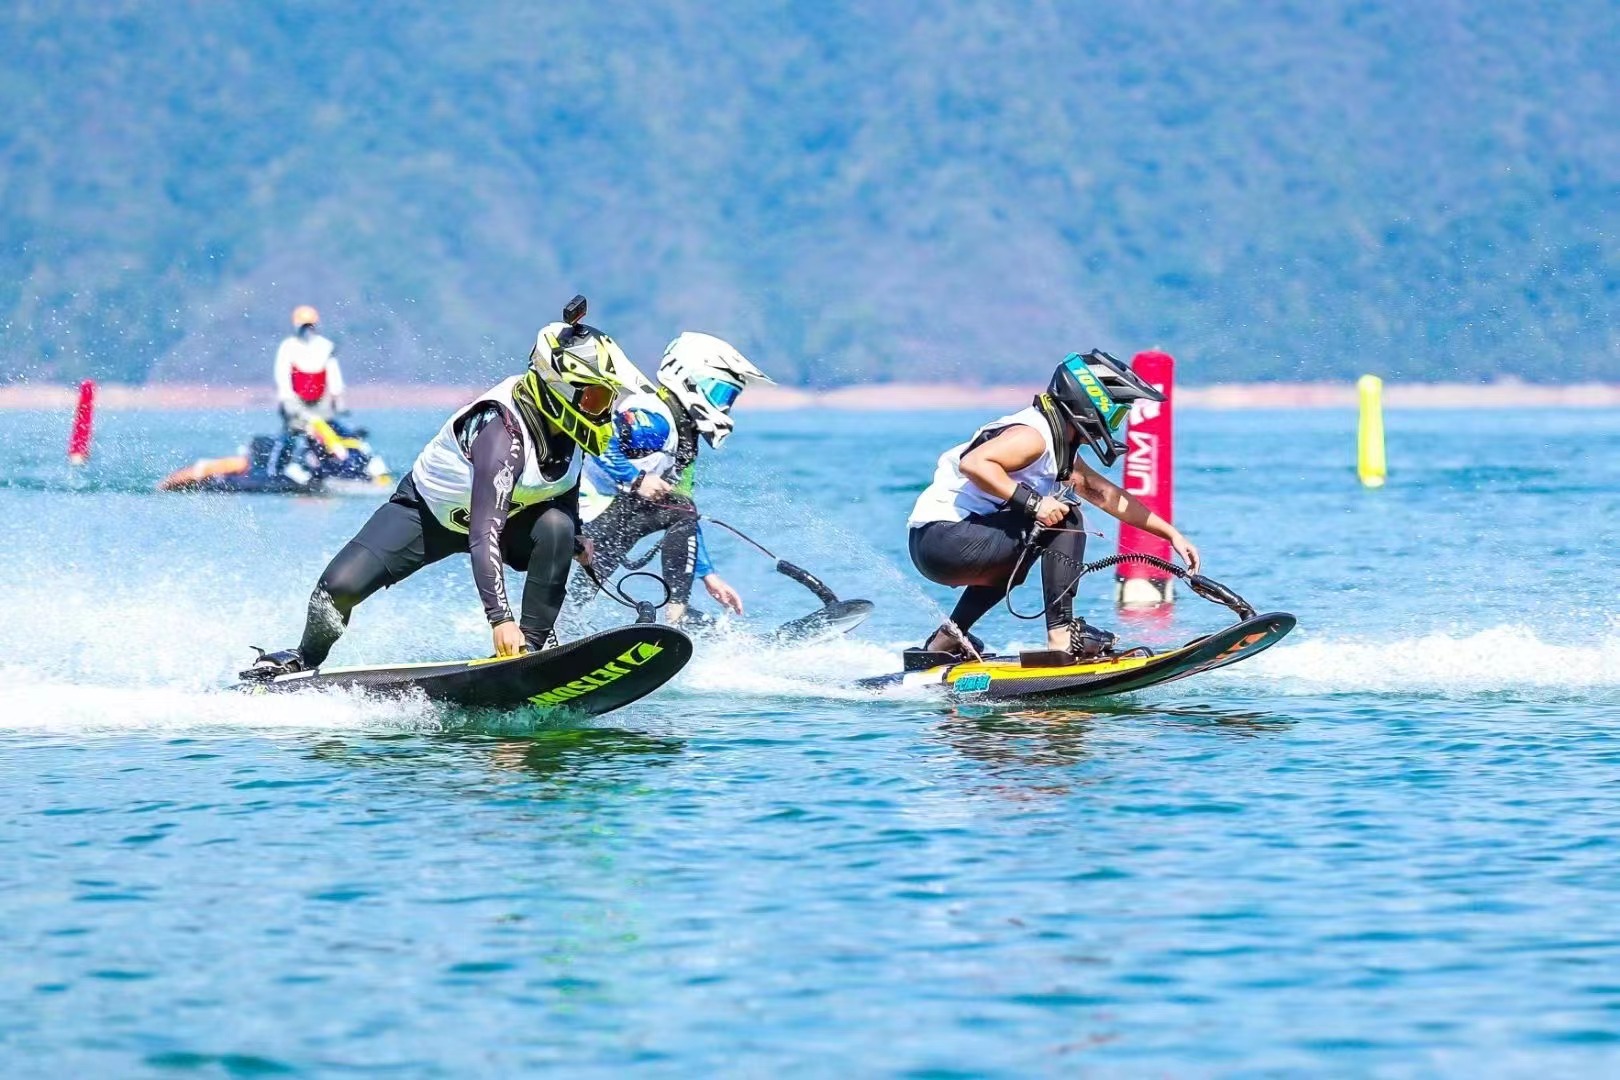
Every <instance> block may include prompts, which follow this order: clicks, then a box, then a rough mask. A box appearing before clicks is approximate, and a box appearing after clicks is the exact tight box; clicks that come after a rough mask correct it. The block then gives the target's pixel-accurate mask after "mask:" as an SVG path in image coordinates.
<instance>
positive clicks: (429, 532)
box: [298, 474, 579, 667]
mask: <svg viewBox="0 0 1620 1080" xmlns="http://www.w3.org/2000/svg"><path fill="white" fill-rule="evenodd" d="M578 513H579V494H578V489H577V488H575V489H574V490H573V491H571V492H569V493H568V494H567V495H564V496H562V497H561V498H558V499H554V500H552V501H551V502H545V503H539V504H536V505H534V506H529V507H525V508H524V509H523V510H521V511H519V512H518V513H516V514H513V515H512V516H511V517H510V518H508V519H507V521H506V528H505V529H503V530H502V532H501V558H502V561H503V562H505V563H506V565H508V566H510V567H512V568H513V569H514V570H522V571H525V572H526V573H527V575H528V576H527V578H526V579H525V581H524V583H523V605H522V615H521V616H520V617H519V619H518V626H519V627H520V628H521V629H522V631H523V636H524V638H525V639H526V640H527V641H528V642H529V644H530V645H531V646H532V647H534V648H539V647H540V646H541V645H542V644H543V643H544V642H545V640H546V637H547V635H549V634H550V633H551V628H552V627H553V626H554V625H555V624H556V622H557V613H558V612H559V611H561V610H562V604H563V596H564V591H565V589H566V588H567V585H568V570H569V568H570V567H571V566H572V565H573V562H572V560H573V557H574V535H575V532H576V520H577V517H578ZM467 549H468V545H467V534H466V533H458V532H455V531H454V530H452V529H447V528H445V527H444V525H442V524H440V522H439V520H438V519H437V518H435V517H434V516H433V511H431V510H429V509H428V508H427V506H426V505H425V504H424V503H423V502H422V499H421V496H419V495H418V494H417V491H416V485H415V483H413V482H412V480H411V477H410V476H409V475H408V474H407V475H406V477H405V479H404V480H402V481H400V484H399V487H398V488H397V489H396V490H395V491H394V495H393V497H392V498H391V499H389V500H388V501H387V502H385V503H383V504H382V506H380V507H378V508H377V512H376V513H374V514H372V515H371V519H370V520H369V521H367V522H366V523H365V525H363V526H361V528H360V532H359V533H358V534H356V536H355V538H354V539H353V540H350V541H349V542H348V543H347V544H345V545H343V550H341V551H339V552H338V553H337V554H336V555H335V556H333V558H332V561H331V562H330V563H328V564H327V566H326V570H325V572H324V573H322V574H321V580H320V583H319V584H318V585H316V586H315V591H314V592H313V593H312V594H311V595H310V598H309V614H308V617H307V618H306V619H305V622H304V637H303V640H302V641H301V642H300V643H299V646H298V650H299V652H301V653H302V654H303V657H304V664H305V666H307V667H316V666H317V665H319V664H321V663H322V662H323V661H324V660H325V659H326V656H327V654H328V653H329V652H331V651H332V645H333V644H334V643H335V642H336V641H337V639H338V638H339V637H341V636H342V634H343V629H344V627H346V626H347V625H348V624H349V614H350V612H352V611H353V610H354V609H355V607H356V606H357V605H359V604H360V602H361V601H363V600H365V598H366V597H368V596H370V595H371V594H372V593H374V592H376V591H377V590H378V589H382V588H386V587H387V586H389V585H396V584H398V583H399V582H401V581H404V580H405V579H406V578H408V577H410V576H411V575H412V574H414V573H416V572H417V571H418V570H420V569H422V567H424V566H426V565H428V564H429V563H435V562H438V561H439V560H440V559H444V558H447V557H449V556H451V555H456V554H466V552H467Z"/></svg>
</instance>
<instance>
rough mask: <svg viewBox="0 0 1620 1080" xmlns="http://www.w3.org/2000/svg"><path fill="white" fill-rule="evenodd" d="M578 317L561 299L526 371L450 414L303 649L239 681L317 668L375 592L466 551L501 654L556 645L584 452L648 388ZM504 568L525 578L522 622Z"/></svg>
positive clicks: (321, 611) (341, 556) (314, 613)
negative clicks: (628, 397) (557, 318)
mask: <svg viewBox="0 0 1620 1080" xmlns="http://www.w3.org/2000/svg"><path fill="white" fill-rule="evenodd" d="M584 314H585V301H584V298H583V297H576V298H575V299H574V300H573V301H570V303H569V305H568V307H566V308H565V309H564V318H565V320H566V321H564V322H558V323H552V324H550V325H548V326H546V327H545V328H544V329H542V330H541V331H540V333H539V335H538V336H537V339H536V342H535V346H534V349H533V351H532V352H531V353H530V354H529V367H528V370H527V371H525V372H524V373H523V374H521V375H514V376H513V377H512V378H509V379H506V380H504V381H503V382H500V383H498V384H497V385H495V386H493V387H491V388H490V389H489V390H488V391H486V392H485V393H483V394H481V395H479V396H478V398H477V399H476V400H475V401H473V402H472V403H471V404H469V405H466V406H465V407H463V408H461V409H458V410H456V412H455V413H454V415H452V416H451V417H450V419H449V420H447V421H446V422H445V424H444V426H443V427H442V428H441V429H440V430H439V433H438V435H436V436H435V437H434V438H433V440H432V441H431V442H429V443H428V444H427V446H426V447H425V448H424V449H423V450H422V452H421V454H420V455H418V457H417V459H416V464H415V466H414V467H413V468H412V469H411V472H410V475H408V476H406V477H405V479H403V480H402V481H400V484H399V487H398V488H397V489H396V490H395V492H394V495H393V497H392V498H391V499H389V501H388V502H387V503H385V504H383V506H382V507H380V508H379V509H378V510H377V511H376V513H374V514H372V516H371V519H370V520H369V521H367V522H366V524H365V525H364V526H363V527H362V528H361V529H360V532H359V533H358V534H357V535H356V536H355V537H354V539H353V540H350V541H349V542H348V544H346V545H345V546H344V547H343V549H342V550H341V551H339V552H338V553H337V555H336V557H334V558H333V559H332V561H331V563H330V564H328V565H327V567H326V570H325V572H324V573H322V574H321V579H320V582H319V583H318V584H317V585H316V586H315V591H314V593H313V594H311V596H310V599H309V610H308V614H307V617H306V619H305V623H304V634H303V638H302V640H301V641H300V642H299V644H298V647H297V648H294V649H284V650H281V651H280V652H274V653H266V654H262V655H261V656H260V657H259V659H258V661H256V662H255V663H254V664H253V666H252V667H251V668H249V669H248V670H247V671H244V672H243V673H242V675H243V677H244V678H257V679H268V678H272V677H274V676H276V675H281V674H286V673H288V672H294V671H303V670H308V669H310V668H315V667H319V666H320V665H321V664H322V663H323V662H324V661H325V660H326V657H327V654H328V653H329V652H330V651H331V649H332V646H333V644H334V643H335V642H336V641H337V640H338V638H339V636H341V635H342V633H343V630H344V628H345V627H346V626H347V625H348V622H349V616H350V614H351V613H352V612H353V611H354V609H355V607H356V606H358V605H359V604H360V603H361V602H362V601H364V600H365V599H366V598H367V597H369V596H370V595H371V594H372V593H374V592H376V591H377V590H378V589H381V588H386V587H387V586H390V585H395V584H397V583H399V582H401V581H404V580H405V579H406V578H408V577H410V576H411V575H412V574H414V573H416V571H418V570H420V569H421V568H422V567H424V566H426V565H428V564H429V563H434V562H438V561H439V560H440V559H444V558H446V557H448V556H450V555H455V554H462V553H466V554H469V555H470V556H471V558H472V572H473V581H474V583H475V584H476V585H477V589H478V595H479V599H480V600H481V601H482V602H483V606H484V614H485V616H487V617H488V619H489V624H490V628H491V633H492V636H493V640H494V652H495V655H496V656H514V655H516V654H518V653H520V652H523V651H526V650H533V649H543V648H546V647H547V646H548V645H552V644H555V643H556V638H555V636H554V635H553V632H552V628H553V626H554V625H555V623H556V621H557V613H558V611H559V610H560V609H561V607H562V603H563V598H564V595H565V590H566V586H567V581H568V571H569V567H570V564H571V560H572V559H573V558H574V556H575V554H576V550H577V548H576V545H579V537H578V534H579V474H580V465H581V461H582V456H583V455H584V454H600V453H602V452H603V451H604V450H605V449H606V448H607V443H608V439H609V436H610V434H611V430H612V421H611V417H612V412H613V403H614V400H615V398H616V397H617V396H618V395H620V394H622V393H626V392H628V391H632V390H641V389H645V388H646V387H648V385H649V384H648V383H647V380H646V378H645V377H644V376H642V375H641V373H640V372H638V371H637V370H636V369H635V367H634V366H633V365H632V364H631V363H630V361H629V360H628V359H627V358H626V357H625V355H624V352H623V351H622V350H621V349H620V348H619V346H618V345H617V344H616V343H615V342H614V341H613V339H612V338H610V337H608V336H607V335H606V334H604V333H602V332H601V331H600V330H597V329H596V328H594V327H591V326H586V325H584V324H583V323H581V322H579V320H580V319H582V318H583V317H584ZM582 548H583V545H579V550H582ZM505 566H511V567H512V568H513V569H516V570H519V571H523V572H525V573H526V575H527V576H526V578H525V580H524V585H523V597H522V600H521V603H520V605H519V611H518V613H517V614H514V612H513V609H512V604H511V602H510V600H509V598H508V597H507V593H506V577H505V572H504V567H505Z"/></svg>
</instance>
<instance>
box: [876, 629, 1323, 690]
mask: <svg viewBox="0 0 1620 1080" xmlns="http://www.w3.org/2000/svg"><path fill="white" fill-rule="evenodd" d="M1293 628H1294V617H1293V616H1292V615H1290V614H1288V613H1287V612H1282V611H1277V612H1272V613H1271V614H1269V615H1255V616H1253V617H1251V618H1248V619H1244V620H1243V621H1242V622H1240V623H1236V624H1234V625H1232V626H1228V627H1226V628H1225V629H1224V630H1217V631H1216V632H1215V633H1213V634H1206V635H1205V636H1204V637H1201V638H1195V639H1193V640H1192V641H1189V642H1188V643H1187V644H1185V645H1183V646H1181V647H1180V648H1179V649H1172V650H1170V651H1168V652H1162V653H1159V654H1158V655H1156V656H1141V655H1138V656H1119V657H1112V658H1109V659H1106V660H1094V661H1089V662H1087V663H1083V664H1071V665H1067V666H1064V667H1035V666H1031V667H1026V666H1024V665H1023V664H1022V663H1021V662H1020V660H1019V658H1018V657H1016V656H991V657H986V658H985V659H983V660H971V661H964V662H962V663H958V664H942V665H940V666H939V667H933V668H928V669H926V670H923V671H908V672H905V673H903V674H898V675H880V676H878V677H877V678H873V679H862V680H861V682H860V685H861V686H863V687H866V688H867V689H872V690H883V689H888V688H890V687H896V686H906V687H913V686H920V687H938V688H939V689H940V690H943V691H945V692H947V693H949V694H951V695H953V696H955V697H959V698H966V699H972V700H977V701H986V700H988V701H1014V700H1026V699H1032V698H1070V699H1081V698H1095V697H1106V696H1108V695H1110V694H1127V693H1130V692H1131V691H1133V690H1142V689H1145V688H1147V687H1149V686H1157V685H1158V684H1159V683H1164V682H1170V681H1171V680H1172V679H1185V678H1186V677H1187V676H1189V675H1197V674H1199V673H1201V672H1205V671H1213V670H1215V669H1216V668H1218V667H1225V666H1226V665H1228V664H1235V663H1237V662H1238V661H1240V660H1247V659H1248V658H1249V657H1251V656H1254V655H1256V654H1257V653H1260V652H1264V651H1265V650H1266V649H1269V648H1270V647H1271V646H1273V645H1275V644H1276V643H1277V642H1279V641H1281V640H1282V639H1283V638H1284V637H1285V636H1287V634H1288V632H1289V631H1290V630H1292V629H1293Z"/></svg>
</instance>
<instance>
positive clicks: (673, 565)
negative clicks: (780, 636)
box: [573, 330, 771, 626]
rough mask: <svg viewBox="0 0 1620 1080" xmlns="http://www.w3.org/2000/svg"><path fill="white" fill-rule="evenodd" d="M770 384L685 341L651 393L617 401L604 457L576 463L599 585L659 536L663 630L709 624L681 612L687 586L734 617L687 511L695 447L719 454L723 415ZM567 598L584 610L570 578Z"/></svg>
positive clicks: (741, 359) (726, 350)
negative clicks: (755, 388) (699, 585)
mask: <svg viewBox="0 0 1620 1080" xmlns="http://www.w3.org/2000/svg"><path fill="white" fill-rule="evenodd" d="M770 381H771V380H770V378H769V377H767V376H766V374H765V373H764V372H763V371H761V370H759V368H757V367H755V366H754V364H753V363H752V362H751V361H749V359H748V358H747V357H745V356H743V354H742V353H740V352H738V351H737V350H736V349H735V348H734V347H732V346H731V345H730V344H729V343H728V342H726V341H723V340H722V339H720V338H717V337H715V336H714V335H712V334H700V333H696V332H694V331H690V330H689V331H686V332H685V333H682V334H680V335H679V336H677V337H676V338H675V340H674V341H671V342H670V343H669V345H668V346H667V347H665V349H664V357H663V360H662V361H661V362H660V363H659V365H658V383H659V386H658V390H657V393H646V394H635V395H632V396H631V397H628V398H626V399H625V400H624V401H622V402H621V403H620V404H619V406H618V410H619V411H618V414H617V417H616V423H615V434H614V437H613V439H612V440H611V442H610V443H609V445H608V449H607V451H606V452H605V453H603V454H601V455H600V456H598V457H595V458H592V459H591V460H589V461H587V462H586V463H585V472H584V481H583V484H582V485H581V492H582V509H583V515H584V518H585V523H586V524H585V535H586V536H588V537H589V538H590V539H591V540H592V541H593V542H594V544H595V554H596V562H595V564H594V565H595V566H596V569H597V573H598V574H600V575H601V576H602V577H603V578H604V579H605V578H607V577H608V576H609V575H611V574H612V573H613V572H614V571H615V570H617V569H618V568H619V567H620V566H621V565H622V564H623V563H624V561H625V558H626V556H627V555H628V554H629V553H630V549H631V548H633V547H635V546H636V544H637V543H639V542H640V541H642V540H643V539H645V538H646V537H648V536H651V535H653V534H654V533H659V532H662V533H663V538H662V539H661V540H660V541H659V552H660V556H661V558H662V570H663V574H662V576H663V579H664V582H665V584H666V585H668V586H669V608H668V611H667V616H668V619H669V622H670V624H671V625H682V624H685V625H687V626H692V625H702V624H703V623H704V622H707V621H708V619H707V617H706V616H704V615H703V614H702V613H701V612H698V611H694V610H692V609H691V608H690V607H689V605H690V603H691V599H692V584H693V581H694V579H695V580H697V581H701V582H703V587H704V589H705V590H707V592H708V594H709V595H710V596H711V597H712V598H713V599H714V600H715V601H716V602H717V603H719V604H720V605H721V606H722V607H724V608H726V609H727V610H729V611H733V612H735V613H737V614H738V615H741V614H742V613H743V602H742V597H741V596H739V595H738V594H737V590H735V589H733V588H732V587H731V586H730V585H729V584H728V583H727V582H726V581H725V579H724V578H722V577H721V576H720V575H719V574H718V573H717V572H716V571H715V566H714V562H713V561H712V560H711V559H710V558H709V550H708V544H707V543H706V542H705V540H704V537H703V529H702V526H701V524H700V520H701V519H700V518H699V516H698V508H697V506H696V505H695V503H694V501H693V493H692V491H693V485H694V482H695V472H696V462H697V456H698V450H699V449H700V444H699V442H698V439H699V437H700V436H701V437H702V439H703V441H704V442H707V443H708V444H709V446H710V447H712V448H713V449H715V450H719V449H720V447H721V445H722V444H724V442H725V441H726V438H727V437H728V436H729V435H730V434H731V432H732V430H733V428H734V427H735V421H734V420H732V418H731V408H732V406H733V405H734V404H736V402H737V398H738V397H739V396H741V394H742V392H743V391H744V390H745V389H747V388H748V387H749V386H752V385H754V384H757V383H768V382H770ZM574 590H575V591H574V596H573V599H574V600H576V601H577V602H581V603H583V602H584V601H585V600H587V599H589V598H590V590H591V584H590V582H589V581H586V580H583V579H581V578H576V579H575V586H574Z"/></svg>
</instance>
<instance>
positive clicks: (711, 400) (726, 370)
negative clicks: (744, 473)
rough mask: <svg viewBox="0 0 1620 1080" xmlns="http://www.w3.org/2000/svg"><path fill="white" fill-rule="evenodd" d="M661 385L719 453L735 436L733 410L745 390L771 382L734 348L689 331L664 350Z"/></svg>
mask: <svg viewBox="0 0 1620 1080" xmlns="http://www.w3.org/2000/svg"><path fill="white" fill-rule="evenodd" d="M658 381H659V382H660V383H661V384H663V386H664V388H665V389H667V390H668V391H669V392H670V393H671V394H672V395H674V397H675V400H676V401H678V402H680V403H681V407H682V408H684V409H685V410H686V411H687V413H688V415H690V416H691V417H692V420H693V421H694V422H695V423H696V424H697V429H698V431H699V432H701V433H702V435H703V437H704V438H705V439H707V440H708V442H709V445H710V446H712V447H714V448H715V449H719V448H720V444H721V443H723V442H725V441H726V436H727V435H730V434H731V428H732V422H731V406H732V403H733V402H735V401H736V400H737V396H738V395H739V394H741V393H742V392H743V390H744V388H746V387H748V386H751V385H752V384H754V383H757V382H763V383H768V382H770V381H771V379H770V378H769V377H767V376H766V374H765V373H764V372H763V371H761V370H759V368H757V367H755V366H754V365H753V364H751V363H750V362H749V361H748V358H747V357H746V356H744V355H743V354H742V353H740V352H738V351H737V350H736V349H734V348H732V346H731V345H730V344H728V343H727V342H724V341H722V340H720V339H719V338H717V337H715V336H714V335H712V334H699V333H696V332H694V331H691V330H688V331H685V332H684V333H682V334H681V336H680V337H678V338H676V339H675V340H674V341H672V342H670V343H669V346H668V347H667V348H665V349H664V359H663V360H662V361H661V362H660V363H659V365H658Z"/></svg>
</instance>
